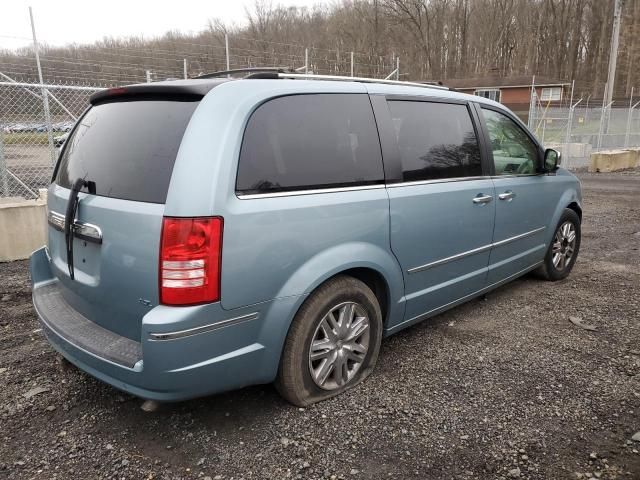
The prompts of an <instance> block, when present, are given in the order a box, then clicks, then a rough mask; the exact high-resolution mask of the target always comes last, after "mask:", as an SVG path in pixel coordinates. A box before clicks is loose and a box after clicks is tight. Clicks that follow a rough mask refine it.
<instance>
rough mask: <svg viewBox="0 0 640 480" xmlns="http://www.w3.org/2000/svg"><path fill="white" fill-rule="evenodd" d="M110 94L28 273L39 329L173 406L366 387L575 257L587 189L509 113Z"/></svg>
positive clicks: (159, 87)
mask: <svg viewBox="0 0 640 480" xmlns="http://www.w3.org/2000/svg"><path fill="white" fill-rule="evenodd" d="M226 76H227V74H226V72H223V74H222V77H221V78H218V77H214V78H205V79H198V80H181V81H169V82H158V83H151V84H143V85H133V86H130V87H124V88H115V89H110V90H105V91H102V92H99V93H96V94H94V95H93V96H92V98H91V104H92V106H91V108H90V109H89V110H88V111H87V112H86V113H85V114H84V116H83V117H82V119H81V120H80V121H79V122H78V123H77V124H76V125H75V127H74V129H73V130H72V132H71V133H70V136H69V138H68V139H67V141H66V143H65V146H64V147H63V150H62V152H61V155H60V159H59V161H58V164H57V166H56V168H55V172H54V180H53V183H52V185H51V186H50V188H49V195H48V209H49V211H48V221H49V240H48V245H47V246H46V247H44V248H42V249H40V250H38V251H36V252H34V254H33V255H32V257H31V278H32V282H33V302H34V306H35V309H36V311H37V313H38V316H39V318H40V320H41V321H42V325H43V329H44V331H45V333H46V335H47V337H48V339H49V341H50V342H51V344H52V345H53V346H54V348H56V349H57V350H58V351H59V352H60V353H61V354H62V355H64V356H65V357H66V358H67V359H68V360H69V361H70V362H72V363H73V364H75V365H77V366H78V367H79V368H81V369H82V370H84V371H86V372H88V373H90V374H91V375H93V376H95V377H97V378H99V379H100V380H103V381H105V382H107V383H109V384H111V385H113V386H114V387H116V388H119V389H122V390H125V391H127V392H130V393H132V394H134V395H137V396H139V397H142V398H145V399H153V400H158V401H175V400H183V399H188V398H192V397H197V396H202V395H208V394H212V393H216V392H221V391H225V390H229V389H235V388H240V387H242V386H245V385H251V384H260V383H268V382H273V381H275V384H276V386H277V388H278V390H279V391H280V392H281V394H282V395H283V396H284V397H285V398H286V399H287V400H289V401H290V402H292V403H294V404H296V405H308V404H310V403H313V402H316V401H319V400H323V399H326V398H328V397H331V396H333V395H336V394H338V393H341V392H343V391H345V390H346V389H349V388H351V387H353V386H354V385H356V384H358V383H359V382H361V381H362V380H363V379H365V378H366V377H367V376H368V375H369V374H370V373H371V371H372V369H373V368H374V366H375V364H376V361H377V359H378V354H379V351H380V343H381V340H382V338H383V337H384V336H387V335H390V334H393V333H395V332H398V331H399V330H401V329H403V328H406V327H408V326H410V325H413V324H415V323H416V322H419V321H422V320H424V319H426V318H429V317H431V316H433V315H436V314H438V313H440V312H443V311H445V310H447V309H449V308H452V307H454V306H456V305H458V304H460V303H463V302H465V301H467V300H470V299H472V298H474V297H477V296H479V295H482V294H484V293H486V292H488V291H490V290H492V289H494V288H497V287H499V286H500V285H503V284H505V283H507V282H509V281H511V280H514V279H515V278H518V277H520V276H522V275H524V274H526V273H527V272H530V271H533V270H536V271H537V272H538V273H539V274H540V275H541V276H542V277H543V278H546V279H548V280H558V279H561V278H564V277H566V276H567V275H568V274H569V272H570V271H571V269H572V267H573V265H574V263H575V261H576V257H577V255H578V251H579V248H580V221H581V215H582V213H581V212H582V210H581V193H580V184H579V182H578V180H577V179H576V177H574V176H573V175H572V174H570V173H569V172H567V171H566V170H564V169H562V168H560V167H559V166H558V162H559V154H558V152H556V151H555V150H550V149H549V150H546V151H545V150H543V148H542V146H541V145H540V144H539V143H538V142H537V140H536V139H535V138H534V136H533V135H532V134H531V133H530V132H529V131H528V130H527V129H526V127H525V126H524V125H523V124H522V123H521V122H520V121H519V120H518V119H517V118H516V117H515V116H514V115H513V114H512V113H511V112H510V111H509V110H507V109H506V108H505V107H503V106H502V105H500V104H498V103H496V102H494V101H491V100H488V99H485V98H482V97H478V96H471V95H465V94H461V93H457V92H452V91H449V90H448V89H446V88H443V87H437V86H425V85H419V84H409V83H404V82H391V81H379V80H371V79H357V78H348V79H341V78H339V77H322V76H314V77H307V76H305V75H298V74H290V73H286V72H277V71H268V72H248V74H247V77H245V78H242V79H233V78H231V79H228V78H226Z"/></svg>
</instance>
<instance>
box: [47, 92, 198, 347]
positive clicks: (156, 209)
mask: <svg viewBox="0 0 640 480" xmlns="http://www.w3.org/2000/svg"><path fill="white" fill-rule="evenodd" d="M198 99H199V98H194V97H193V96H185V97H180V96H171V97H167V96H157V95H156V96H154V95H137V96H123V97H122V98H119V97H117V96H116V97H109V96H106V97H103V98H101V101H99V102H97V103H96V104H94V105H93V106H92V107H91V108H90V109H89V110H87V112H85V114H84V115H83V117H82V118H81V119H80V120H79V121H78V123H77V125H76V126H75V128H74V130H73V131H72V133H71V135H70V136H69V139H68V140H67V142H66V144H65V147H64V150H63V151H62V153H61V156H60V159H59V162H58V165H57V167H56V170H55V173H54V182H53V184H52V186H51V188H50V190H49V200H48V204H49V212H48V215H49V253H50V256H51V261H52V269H53V271H54V274H55V276H56V277H57V278H58V280H59V282H60V285H61V289H62V293H63V296H64V297H65V299H66V300H67V302H68V303H69V304H70V305H71V306H72V307H73V308H75V309H76V310H78V311H79V312H80V313H82V314H83V315H84V316H86V317H87V318H89V319H90V320H91V321H94V322H96V323H98V324H99V325H101V326H103V327H105V328H107V329H109V330H111V331H113V332H116V333H118V334H119V335H122V336H125V337H128V338H131V339H134V340H137V341H139V339H140V325H141V321H142V317H143V316H144V314H145V313H146V312H147V311H148V310H149V309H150V308H152V307H153V306H155V305H157V304H158V255H159V243H160V235H161V228H162V216H163V213H164V204H165V201H166V197H167V191H168V188H169V181H170V179H171V174H172V171H173V166H174V163H175V160H176V156H177V153H178V148H179V146H180V143H181V141H182V137H183V135H184V132H185V129H186V127H187V124H188V123H189V120H190V118H191V115H192V114H193V112H194V110H195V108H196V107H197V105H198ZM78 179H80V180H81V181H80V182H79V183H80V184H81V185H80V187H79V192H78V193H77V210H76V212H75V235H69V236H68V237H66V236H65V221H66V218H70V217H69V215H68V214H67V212H68V210H67V209H68V207H69V203H70V202H74V201H75V200H74V197H76V195H75V192H73V191H72V186H73V185H74V184H76V182H77V181H78ZM68 233H69V232H68V231H67V234H68ZM67 238H72V252H70V248H69V247H70V245H69V243H68V242H67V241H66V240H67ZM71 263H72V266H73V268H72V269H71V268H70V267H71ZM71 271H73V275H72V274H71ZM72 277H73V278H72Z"/></svg>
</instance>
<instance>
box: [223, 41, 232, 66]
mask: <svg viewBox="0 0 640 480" xmlns="http://www.w3.org/2000/svg"><path fill="white" fill-rule="evenodd" d="M224 54H225V56H226V57H227V70H231V67H230V66H229V65H230V63H229V35H227V34H226V33H225V34H224Z"/></svg>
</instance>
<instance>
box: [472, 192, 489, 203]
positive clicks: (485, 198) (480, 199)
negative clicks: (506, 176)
mask: <svg viewBox="0 0 640 480" xmlns="http://www.w3.org/2000/svg"><path fill="white" fill-rule="evenodd" d="M491 200H493V197H492V196H491V195H485V194H483V193H479V194H478V195H476V196H475V198H474V199H473V203H479V204H483V203H489V202H490V201H491Z"/></svg>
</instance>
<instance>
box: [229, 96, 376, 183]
mask: <svg viewBox="0 0 640 480" xmlns="http://www.w3.org/2000/svg"><path fill="white" fill-rule="evenodd" d="M383 179H384V175H383V170H382V156H381V153H380V142H379V140H378V132H377V129H376V125H375V122H374V119H373V112H372V109H371V103H370V102H369V97H368V96H367V95H351V94H322V95H294V96H288V97H280V98H276V99H274V100H271V101H269V102H267V103H265V104H263V105H262V106H260V107H259V108H258V109H257V110H256V111H255V112H254V113H253V115H252V116H251V118H250V119H249V122H248V124H247V128H246V130H245V134H244V140H243V142H242V149H241V153H240V164H239V167H238V180H237V190H238V191H240V192H244V193H258V192H273V191H286V190H297V189H307V188H321V187H335V186H349V185H366V184H372V183H378V182H381V181H383Z"/></svg>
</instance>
